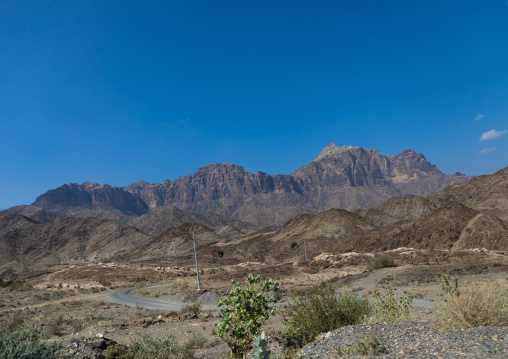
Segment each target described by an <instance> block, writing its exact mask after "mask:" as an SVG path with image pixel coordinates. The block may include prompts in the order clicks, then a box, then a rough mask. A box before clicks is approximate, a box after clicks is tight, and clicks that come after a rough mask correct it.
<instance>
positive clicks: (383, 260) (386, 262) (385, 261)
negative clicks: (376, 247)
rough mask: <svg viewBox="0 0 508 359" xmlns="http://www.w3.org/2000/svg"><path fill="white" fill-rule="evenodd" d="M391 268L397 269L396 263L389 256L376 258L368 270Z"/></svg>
mask: <svg viewBox="0 0 508 359" xmlns="http://www.w3.org/2000/svg"><path fill="white" fill-rule="evenodd" d="M391 267H397V265H396V264H395V262H394V261H393V258H392V257H389V256H385V255H382V256H379V257H375V258H374V259H373V260H372V261H371V262H370V263H369V264H368V266H367V270H369V271H373V270H377V269H383V268H391Z"/></svg>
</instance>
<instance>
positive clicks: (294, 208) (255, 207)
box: [10, 143, 471, 227]
mask: <svg viewBox="0 0 508 359" xmlns="http://www.w3.org/2000/svg"><path fill="white" fill-rule="evenodd" d="M469 179H471V177H468V176H465V175H462V174H460V173H456V174H455V175H447V174H444V173H442V172H441V171H439V170H438V169H437V167H436V166H435V165H433V164H431V163H430V162H428V161H427V160H426V159H425V156H424V155H423V154H421V153H416V152H415V151H413V150H406V151H404V152H401V153H400V154H398V155H390V156H383V155H380V154H379V151H378V150H371V149H366V148H361V147H353V146H343V147H339V146H337V145H336V144H335V143H332V144H330V145H329V146H327V147H325V148H324V149H323V151H322V152H321V154H320V155H319V156H318V157H317V158H316V159H315V160H314V161H312V162H309V163H307V164H306V165H304V166H302V167H301V168H299V169H297V170H295V171H293V172H292V173H291V174H290V175H274V176H271V175H268V174H266V173H264V172H258V173H253V172H250V171H247V170H245V169H244V168H243V167H241V166H237V165H233V164H230V163H223V164H218V163H215V164H210V165H207V166H204V167H201V168H199V169H198V170H197V171H196V173H194V174H191V175H188V176H185V177H179V178H177V179H176V180H174V181H169V180H166V181H164V182H163V183H153V184H148V183H146V182H144V181H141V180H140V181H137V182H135V183H133V184H130V185H128V186H127V187H112V186H110V185H108V184H102V185H101V184H96V183H89V182H85V183H83V184H75V183H71V184H66V185H63V186H61V187H58V188H56V189H53V190H49V191H47V192H46V193H44V194H42V195H40V196H39V197H38V198H37V199H36V200H35V202H34V203H33V204H32V206H34V207H37V208H41V209H44V210H46V211H47V212H49V213H46V212H43V213H45V214H44V215H45V216H47V217H48V219H50V218H52V216H54V217H88V216H90V217H96V218H105V219H109V220H112V221H115V222H117V223H123V224H126V223H129V222H130V221H132V219H133V218H135V217H139V216H143V215H146V214H148V213H150V212H152V211H154V210H157V209H160V208H164V207H167V206H173V207H176V208H179V209H181V210H186V211H191V212H193V213H195V214H201V215H209V214H210V213H213V214H214V215H219V216H226V217H230V218H234V219H235V220H237V221H241V222H245V223H250V224H252V225H254V226H256V227H269V226H279V225H282V224H283V223H285V222H286V221H287V220H289V219H290V218H292V217H293V216H295V215H297V214H300V213H318V212H321V211H324V210H327V209H330V208H341V209H346V210H350V211H351V210H356V209H365V208H372V207H376V206H379V205H380V204H381V203H383V202H384V201H385V200H387V199H388V198H391V197H398V196H405V195H408V194H415V195H419V196H427V195H430V194H432V193H435V192H438V191H440V190H442V189H444V188H445V187H447V186H448V185H451V184H456V183H463V182H466V181H468V180H469ZM34 210H35V209H34V208H31V209H30V211H31V212H34ZM14 211H16V209H13V210H11V211H10V213H13V212H14ZM17 211H18V212H17V213H19V214H23V215H28V216H29V217H31V214H33V213H25V212H24V210H23V209H18V210H17ZM41 215H42V213H39V214H38V216H39V218H40V217H41ZM31 218H32V217H31Z"/></svg>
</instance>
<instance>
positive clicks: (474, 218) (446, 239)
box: [0, 144, 508, 270]
mask: <svg viewBox="0 0 508 359" xmlns="http://www.w3.org/2000/svg"><path fill="white" fill-rule="evenodd" d="M468 180H469V181H468ZM466 181H467V182H466ZM461 182H465V183H461ZM450 184H451V185H450ZM448 185H450V186H448ZM445 187H446V188H445ZM443 188H444V190H443ZM434 192H435V193H434ZM415 193H416V194H415ZM394 196H399V197H394ZM425 196H426V197H425ZM334 204H337V206H335V207H339V206H342V207H346V209H356V210H355V211H354V212H351V211H349V210H346V209H340V208H333V207H334ZM190 209H193V210H194V211H190ZM198 211H200V213H197V212H198ZM258 212H260V213H258ZM304 212H307V213H305V214H304ZM316 212H319V213H316ZM224 213H225V214H231V216H227V215H225V214H224ZM75 217H77V218H75ZM82 217H101V218H102V219H98V218H82ZM232 217H234V218H232ZM105 218H108V219H105ZM111 221H113V222H117V223H113V222H111ZM507 221H508V167H507V168H505V169H503V170H501V171H499V172H497V173H495V174H493V175H486V176H480V177H475V178H473V179H471V177H467V176H464V175H461V174H457V175H446V174H443V173H442V172H440V171H439V170H438V169H437V168H436V166H434V165H432V164H430V163H429V162H427V161H426V159H425V157H424V156H423V155H422V154H417V153H415V152H414V151H412V150H407V151H404V152H402V153H401V154H399V155H396V156H381V155H379V152H378V151H376V150H369V149H363V148H359V147H347V146H344V147H338V146H336V145H334V144H332V145H330V146H327V147H326V148H325V149H324V150H323V152H322V153H321V154H320V155H319V157H318V158H317V159H316V160H315V161H312V162H310V163H308V164H307V165H305V166H303V167H301V168H300V169H298V170H296V171H294V172H293V173H292V174H291V175H276V176H269V175H267V174H264V173H261V172H259V173H257V174H254V173H252V172H248V171H246V170H244V169H243V168H242V167H239V166H235V165H231V164H222V165H221V164H213V165H209V166H205V167H203V168H200V169H199V170H198V171H197V172H196V173H195V174H193V175H189V176H186V177H180V178H178V179H177V180H175V181H173V182H170V181H165V182H164V183H162V184H146V183H144V182H136V183H135V184H133V185H130V186H127V187H125V188H119V187H111V186H108V185H97V184H91V183H84V184H82V185H77V184H70V185H64V186H62V187H59V188H57V189H55V190H50V191H48V192H46V193H45V194H43V195H41V196H39V197H38V198H37V200H36V201H35V202H34V204H33V205H32V206H17V207H13V208H10V209H8V210H6V211H3V212H2V213H0V248H1V249H2V251H1V254H0V269H1V268H6V267H7V266H10V267H11V268H18V269H19V270H22V269H24V268H25V269H26V268H27V267H30V266H32V267H33V266H37V265H39V266H41V267H44V266H49V265H53V264H57V263H61V262H65V261H69V260H72V259H76V258H80V257H86V258H92V257H94V256H99V257H100V258H101V259H107V258H109V259H114V260H118V259H119V258H125V259H130V260H132V258H139V259H141V260H143V259H146V260H153V259H154V258H159V257H160V256H161V255H164V256H166V257H175V258H176V257H178V256H190V255H191V253H192V251H191V249H192V245H191V238H192V237H191V235H190V234H189V231H190V230H191V229H194V230H195V231H197V232H196V233H197V235H198V236H199V238H200V240H199V243H198V246H199V250H200V253H201V254H200V255H202V256H204V257H206V258H208V259H209V260H214V259H216V258H217V257H222V256H223V257H224V260H227V261H232V262H238V261H243V260H254V261H267V262H279V261H287V260H301V259H302V256H303V252H302V249H301V248H302V243H303V240H304V239H305V240H306V241H307V244H306V245H307V251H308V254H309V256H310V257H312V256H315V255H319V254H321V253H323V252H330V253H335V252H347V251H379V250H388V249H394V248H398V247H414V248H422V249H423V248H435V249H447V250H455V249H464V248H487V249H493V250H508V222H507ZM262 228H264V230H261V231H257V230H259V229H262ZM292 243H295V245H292ZM161 253H162V254H161ZM134 256H135V257H134Z"/></svg>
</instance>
